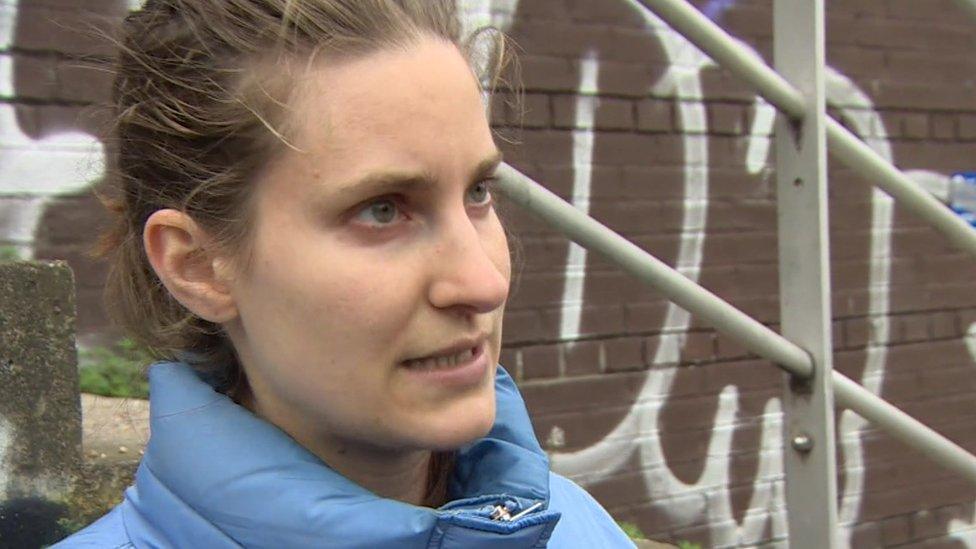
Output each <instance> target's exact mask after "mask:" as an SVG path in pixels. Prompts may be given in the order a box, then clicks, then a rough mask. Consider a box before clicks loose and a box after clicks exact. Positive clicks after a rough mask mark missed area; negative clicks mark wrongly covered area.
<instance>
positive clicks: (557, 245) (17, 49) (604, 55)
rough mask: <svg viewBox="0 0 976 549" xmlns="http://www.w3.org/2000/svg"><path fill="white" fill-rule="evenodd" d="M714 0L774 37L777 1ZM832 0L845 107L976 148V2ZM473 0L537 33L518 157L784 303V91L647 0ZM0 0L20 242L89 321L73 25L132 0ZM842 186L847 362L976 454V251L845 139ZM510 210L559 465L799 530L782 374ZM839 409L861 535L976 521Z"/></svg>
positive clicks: (531, 394) (5, 160) (679, 257)
mask: <svg viewBox="0 0 976 549" xmlns="http://www.w3.org/2000/svg"><path fill="white" fill-rule="evenodd" d="M695 4H696V5H697V6H698V7H699V8H701V9H703V10H704V11H706V12H707V13H708V14H709V15H710V16H711V17H713V18H714V19H715V20H716V21H717V22H719V23H720V24H721V25H722V26H723V27H725V28H726V29H728V30H729V31H730V32H731V33H732V34H733V35H735V36H737V37H739V38H740V39H742V40H743V41H744V42H745V43H746V44H748V45H749V46H751V47H752V48H754V49H755V50H756V51H757V52H758V53H759V54H760V55H762V56H763V57H764V58H766V59H771V58H772V54H771V39H772V16H771V15H772V10H771V1H769V0H739V1H737V2H731V1H720V0H711V1H705V0H698V1H696V2H695ZM828 4H829V5H828V14H827V17H828V22H827V26H828V49H827V58H828V63H829V65H830V67H831V70H830V75H829V78H828V96H829V98H830V103H831V105H832V112H833V113H834V115H835V116H837V117H838V118H839V119H841V120H842V121H843V122H844V123H845V124H846V125H848V126H849V127H850V128H851V129H852V130H854V131H855V132H856V133H858V134H860V135H861V136H863V137H865V138H867V139H869V142H870V143H871V144H872V146H874V147H875V148H876V149H877V150H878V151H879V152H881V153H882V154H883V155H886V156H888V157H889V158H891V159H892V160H894V161H895V162H896V164H897V165H898V166H900V167H901V168H903V169H905V170H908V171H909V174H910V176H911V177H913V178H914V179H916V180H917V181H918V182H919V184H920V185H925V186H926V187H928V188H932V189H942V190H944V188H945V186H946V180H947V176H948V175H950V174H952V173H954V172H956V171H961V170H970V169H974V168H976V165H974V164H976V161H974V160H973V158H974V155H973V154H972V152H973V150H974V146H976V143H974V140H976V93H974V89H973V86H974V80H973V76H972V75H973V74H976V70H974V69H976V57H974V56H973V55H972V53H971V52H972V51H973V47H974V46H976V38H973V37H974V36H976V21H970V20H968V19H966V18H965V14H963V13H962V12H961V11H959V10H958V8H957V7H956V6H955V4H954V3H953V2H952V1H951V0H928V1H926V2H918V1H917V0H846V1H844V2H839V1H835V2H829V3H828ZM465 5H466V9H467V12H466V16H467V19H468V22H469V24H471V25H473V24H476V23H478V22H483V21H488V20H493V21H495V22H496V23H497V24H500V25H502V26H504V27H505V28H506V29H507V31H508V32H509V33H510V34H511V35H512V36H513V37H514V38H515V40H516V41H517V42H518V43H519V44H520V46H521V50H522V55H521V60H522V69H523V78H524V84H525V90H526V93H525V98H524V99H525V100H524V112H521V113H517V112H513V109H512V108H511V107H509V106H506V105H505V104H504V101H502V99H504V98H499V101H497V102H496V108H495V109H494V110H493V123H494V124H495V125H496V126H497V127H498V128H499V130H500V131H501V132H502V134H503V135H504V136H506V137H507V138H508V139H510V140H514V141H515V143H502V145H503V147H504V149H505V153H506V155H507V158H508V159H509V161H510V162H511V163H512V164H514V165H515V166H516V167H518V168H519V169H521V170H523V171H525V172H526V173H528V174H530V175H532V176H533V177H535V178H536V179H538V180H540V181H542V182H544V183H545V184H547V186H549V187H550V188H551V189H552V190H554V191H555V192H557V193H559V194H560V195H562V196H564V197H566V198H567V199H569V200H573V201H574V202H575V203H576V204H577V205H578V206H579V207H582V208H587V209H588V210H589V212H590V213H591V214H592V215H594V216H595V217H597V218H598V219H600V220H601V221H603V222H604V223H606V224H607V225H609V226H610V227H612V228H614V229H615V230H617V231H619V232H621V233H622V234H625V235H626V236H628V237H629V238H631V239H633V240H634V241H635V242H637V243H638V244H639V245H640V246H641V247H643V248H644V249H646V250H647V251H649V252H651V253H653V254H655V255H656V256H658V257H660V258H661V259H662V260H664V261H666V262H668V263H670V264H676V265H678V266H679V268H680V269H681V270H682V271H683V272H685V273H686V274H687V275H689V276H691V277H693V278H695V279H696V280H698V281H699V282H700V283H702V284H703V285H704V286H706V287H707V288H709V289H711V290H712V291H714V292H715V293H717V294H718V295H719V296H721V297H723V298H725V299H727V300H729V301H730V302H731V303H733V304H734V305H735V306H736V307H738V308H740V309H742V310H743V311H745V312H747V313H749V314H751V315H753V316H755V317H756V318H758V319H759V320H761V321H762V322H765V323H768V324H770V325H771V326H773V327H774V328H775V327H776V323H777V319H778V308H779V305H778V296H777V268H776V245H777V243H776V226H775V223H776V212H775V196H774V194H773V193H774V188H775V184H774V178H773V174H772V173H771V167H770V166H771V163H770V160H771V159H770V158H769V154H770V151H769V149H770V148H771V147H770V146H769V145H770V141H769V136H770V128H771V120H772V118H771V113H770V111H769V108H768V106H765V105H763V104H761V103H760V104H757V102H756V97H755V94H754V93H753V92H752V91H750V90H749V89H748V88H747V87H746V86H745V85H744V84H742V83H741V82H739V81H737V80H736V79H735V78H733V77H732V76H731V75H730V74H729V73H728V72H727V71H724V70H723V69H721V68H719V67H716V66H715V65H714V64H711V63H710V62H709V61H708V59H707V58H706V57H704V56H703V55H701V54H700V53H699V52H697V50H695V49H694V48H693V47H692V46H690V45H689V44H688V43H687V42H686V41H685V40H684V39H683V38H681V37H680V36H678V35H676V34H675V33H673V32H671V31H669V30H667V29H666V28H665V27H664V26H663V24H662V23H661V22H660V21H658V20H657V19H656V18H654V17H653V16H649V15H647V14H646V13H645V12H643V11H642V10H641V9H639V8H637V7H636V2H633V1H632V0H521V1H517V0H495V1H494V2H489V1H487V0H483V1H480V2H476V1H473V0H472V1H469V2H466V3H465ZM0 6H2V9H3V11H0V47H2V48H3V49H2V52H0V92H2V93H0V147H2V148H0V154H2V155H8V156H0V241H2V243H7V244H13V245H16V246H17V247H18V249H19V250H21V252H22V253H23V254H25V255H27V254H33V255H35V256H37V257H63V258H67V259H68V260H69V261H70V262H71V263H72V266H73V267H75V269H76V273H77V278H78V293H79V300H78V301H79V327H80V329H81V330H82V331H83V332H86V333H88V334H99V333H104V332H105V331H106V321H105V319H104V315H103V313H102V312H101V308H100V306H99V302H98V298H97V293H98V288H99V286H100V284H101V280H102V277H103V272H102V268H101V267H99V266H97V265H95V264H93V263H91V262H90V261H89V260H87V259H85V258H84V255H83V250H84V247H85V246H86V245H87V244H88V243H90V242H91V240H92V237H93V235H94V233H95V231H96V227H97V226H98V225H99V224H100V223H101V219H102V218H101V215H100V214H99V212H98V209H97V207H96V206H95V204H94V201H93V200H92V199H91V198H90V196H89V194H88V189H89V188H90V186H91V184H92V183H97V181H98V180H100V179H101V178H102V177H104V174H105V173H106V172H107V171H108V168H106V161H105V160H104V157H105V155H104V153H103V150H104V145H103V144H102V141H101V140H99V139H98V137H97V136H98V135H100V133H101V132H100V128H101V127H103V124H104V122H103V120H102V117H100V116H99V115H98V111H97V110H96V111H92V110H91V109H89V108H88V106H89V105H91V104H93V103H96V102H98V101H101V100H103V99H105V98H106V93H107V92H106V89H107V88H106V86H107V83H108V76H107V75H105V74H103V73H101V72H100V71H97V70H92V66H93V60H94V61H97V60H98V59H99V58H100V57H102V56H104V55H106V50H105V49H104V47H103V46H102V45H100V44H99V43H97V42H92V41H91V39H89V38H86V37H85V36H84V35H81V36H79V35H78V34H77V33H76V32H75V31H74V30H72V29H77V28H85V27H87V26H88V25H89V24H94V25H96V26H98V25H102V24H104V23H105V22H107V21H111V20H112V19H113V18H117V17H119V16H120V15H121V14H122V13H124V11H125V9H126V3H125V2H122V1H116V2H111V1H104V0H100V1H98V2H93V1H86V2H79V1H77V0H43V1H42V0H36V1H30V0H21V1H20V5H19V7H18V6H17V4H16V3H15V2H12V1H11V0H0ZM4 25H6V27H4ZM4 28H9V32H8V34H7V35H4V34H3V32H4ZM4 40H6V41H4ZM4 67H10V69H11V70H10V73H9V74H10V78H9V80H10V82H9V83H8V82H4V81H2V80H3V79H4V78H6V76H5V75H6V74H7V73H5V72H3V71H4V70H6V69H5V68H4ZM4 86H6V87H4ZM15 150H16V151H23V150H31V151H33V152H32V153H31V154H33V155H34V156H32V157H31V160H30V161H26V160H19V161H18V162H21V164H25V163H26V165H27V167H28V168H29V169H28V170H26V173H29V174H31V177H32V179H30V180H29V181H30V185H27V184H25V183H24V181H25V179H23V178H14V177H12V176H8V175H5V174H9V173H11V168H9V166H11V165H12V164H11V162H14V160H11V159H13V158H20V159H23V158H25V156H24V155H23V154H21V156H19V157H14V156H9V155H12V154H14V153H12V152H8V151H15ZM85 151H87V152H85ZM86 154H87V156H86ZM99 155H101V156H99ZM93 156H94V157H96V158H101V160H99V161H98V162H94V166H93V165H92V164H93V162H92V161H90V160H89V161H87V163H86V161H85V160H84V158H89V159H90V158H92V157H93ZM99 162H100V163H99ZM85 168H87V169H88V170H89V171H88V172H85V174H86V175H84V176H79V173H81V172H83V171H84V169H85ZM18 173H19V172H18ZM18 185H19V186H18ZM830 207H831V218H830V219H831V235H832V240H831V246H832V250H831V256H832V261H833V263H832V275H833V287H834V299H833V311H834V317H835V319H834V324H833V328H834V331H833V335H834V342H835V345H836V347H837V353H836V357H835V363H836V367H837V369H839V370H841V371H842V372H844V373H845V374H847V375H849V376H851V377H852V378H853V379H855V380H857V381H859V382H863V383H865V384H866V385H867V386H868V387H869V388H871V389H872V390H874V391H877V392H879V393H880V394H882V395H883V396H884V397H885V398H888V399H890V400H892V401H893V402H894V403H895V404H897V405H899V406H902V407H903V408H904V409H905V410H906V411H908V412H910V413H912V414H914V415H916V417H918V418H919V419H921V420H923V421H925V422H926V423H928V424H929V425H932V426H934V427H935V428H937V429H938V430H940V431H941V432H943V433H944V434H946V435H947V436H949V437H950V438H952V439H953V440H955V441H956V442H958V443H959V444H961V445H962V446H964V447H965V448H967V449H968V450H970V451H976V430H974V429H973V428H972V427H971V425H972V424H973V419H974V417H973V416H974V415H976V406H974V404H976V386H974V383H976V382H974V381H973V379H974V378H973V375H972V374H973V373H976V358H974V354H976V348H974V347H973V339H972V337H967V333H970V332H971V327H972V326H973V323H974V322H976V293H974V292H973V291H972V290H973V285H972V283H971V282H970V281H971V280H972V278H973V275H974V274H976V269H974V266H976V263H974V261H973V260H972V259H970V258H968V257H966V256H965V255H963V254H961V253H959V252H958V251H956V250H953V249H952V248H951V247H949V246H948V245H947V243H946V240H945V239H944V238H942V237H941V236H940V235H938V234H936V233H935V232H934V231H932V230H930V229H928V228H927V227H926V226H925V225H924V224H923V223H922V222H920V221H919V220H918V219H916V218H914V217H912V216H911V215H910V214H908V213H907V212H905V211H904V210H903V209H901V208H899V207H897V206H894V205H892V204H891V203H890V201H888V200H886V199H885V198H884V197H883V196H881V195H878V194H875V193H873V192H872V191H871V189H870V188H869V186H868V185H867V184H865V182H864V181H861V180H860V179H859V178H858V176H857V175H855V174H853V173H852V172H850V171H849V170H847V169H845V168H843V167H841V166H839V165H837V164H836V163H832V165H831V168H830ZM32 212H33V213H32ZM506 216H507V217H508V219H509V223H510V226H511V227H512V228H513V230H514V231H515V233H517V234H518V235H519V240H520V244H521V248H522V249H523V254H522V255H523V257H524V264H523V266H522V269H521V274H520V276H519V280H518V282H517V286H516V288H515V291H514V295H513V298H512V300H511V302H510V307H509V312H508V316H507V323H506V348H505V352H504V356H503V361H502V362H503V364H505V365H506V366H507V367H508V368H509V369H510V370H512V371H513V372H514V373H515V375H516V376H517V377H518V379H519V380H520V384H521V387H522V389H523V391H524V393H525V396H526V398H527V401H528V404H529V407H530V410H531V412H532V414H533V416H534V419H535V423H536V429H537V433H538V435H539V437H540V439H541V440H542V441H543V442H544V444H545V445H546V447H547V449H548V450H550V451H552V455H553V465H554V468H555V469H556V470H558V471H560V472H563V473H565V474H568V475H571V476H572V477H574V478H576V479H577V480H579V481H580V482H582V483H584V484H586V486H587V487H588V488H589V489H590V491H591V492H592V493H593V494H594V496H596V497H597V498H598V499H599V500H600V501H601V502H602V503H603V504H604V505H605V506H607V508H608V509H609V510H610V511H611V512H612V513H613V514H614V515H615V516H617V517H618V518H620V519H625V520H630V521H633V522H636V523H637V524H638V525H639V526H640V527H641V528H642V529H643V530H644V532H645V533H647V534H649V535H652V536H653V537H656V538H659V539H673V540H678V539H688V540H693V541H697V542H700V543H702V544H703V545H704V546H708V547H722V546H777V545H785V543H786V539H787V538H786V535H787V534H786V525H785V516H784V509H783V484H782V482H783V475H782V460H781V456H780V448H781V440H780V436H781V434H780V429H781V425H780V407H779V396H780V393H781V386H782V385H781V384H782V376H781V375H780V374H779V373H778V371H777V370H775V369H774V368H773V367H772V366H770V365H769V364H767V363H765V362H764V361H761V360H758V359H756V358H755V357H752V356H750V355H749V354H748V353H747V352H746V351H745V350H744V349H743V348H742V347H741V346H739V345H737V344H735V343H734V342H732V341H730V340H728V339H727V338H725V337H724V336H721V335H719V334H717V333H716V332H715V331H714V330H712V329H711V328H709V327H708V326H705V325H703V324H702V323H700V322H699V321H698V320H697V319H695V318H691V317H689V316H688V315H687V314H686V313H684V312H683V311H681V310H680V309H678V308H676V307H674V306H672V305H670V304H668V303H667V302H666V301H665V300H663V299H662V298H661V296H660V295H658V294H657V293H656V292H654V291H652V290H650V289H646V288H643V287H641V286H640V285H638V284H637V283H635V282H634V281H633V280H631V279H629V278H628V277H626V276H625V275H623V274H621V273H619V272H618V271H617V270H616V269H614V268H613V267H612V266H610V265H609V264H608V263H606V262H605V261H603V260H601V259H600V258H599V257H597V256H595V255H594V254H586V253H584V252H582V251H581V250H579V249H573V248H572V247H570V246H569V245H568V244H567V242H566V241H565V240H564V239H562V238H560V237H559V236H558V235H556V234H555V233H554V232H553V231H551V230H549V229H548V228H546V227H545V226H544V225H542V224H541V223H539V222H538V221H535V220H533V219H531V218H530V217H529V216H527V215H526V214H524V213H522V212H518V211H515V210H514V209H513V208H511V207H508V208H506ZM837 430H838V436H839V438H840V440H839V442H838V448H839V450H838V466H839V468H840V469H841V470H842V473H841V477H840V484H839V493H840V495H841V501H840V514H841V516H840V519H841V522H842V524H844V527H845V532H844V534H845V535H844V539H845V543H848V544H850V545H852V546H855V547H880V546H886V547H887V546H901V545H905V546H913V545H923V544H924V545H925V546H930V545H935V546H947V547H956V546H959V547H963V546H971V545H972V544H974V543H976V516H974V514H976V508H974V502H976V489H974V487H973V486H971V485H969V484H967V483H966V482H964V481H962V480H960V479H958V478H956V477H953V476H952V475H951V474H949V473H947V472H946V471H944V470H942V469H940V468H938V467H937V466H935V465H933V464H932V463H930V462H929V461H927V460H925V459H924V458H922V457H921V456H919V455H918V454H917V453H916V452H914V451H912V450H909V449H907V448H905V447H904V446H903V445H901V444H900V443H898V442H896V441H893V440H891V439H890V438H889V437H887V436H885V435H884V434H883V433H880V432H878V431H876V430H874V429H872V428H871V427H870V426H867V425H864V424H863V422H861V421H859V420H858V419H857V418H856V417H855V416H853V415H850V414H849V413H845V414H838V424H837Z"/></svg>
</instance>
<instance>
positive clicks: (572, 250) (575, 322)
mask: <svg viewBox="0 0 976 549" xmlns="http://www.w3.org/2000/svg"><path fill="white" fill-rule="evenodd" d="M598 75H599V60H598V59H597V57H596V54H595V53H594V52H593V51H589V52H587V53H586V55H584V56H583V58H582V59H581V60H580V83H579V88H578V93H579V95H578V96H577V99H576V126H575V127H576V128H577V129H576V130H574V131H573V196H572V202H573V206H575V207H576V208H577V209H579V210H580V211H582V212H583V213H589V212H590V182H591V179H592V175H593V123H594V120H595V118H596V107H597V102H598V101H599V98H598V97H596V94H597V93H599V90H598V89H597V77H598ZM563 280H564V282H563V284H564V286H563V298H562V301H561V305H562V311H561V317H562V318H561V321H560V326H559V339H560V340H562V341H569V340H573V339H576V338H577V337H579V335H580V334H579V327H580V320H581V318H582V316H583V288H584V284H585V282H586V248H584V247H582V246H580V245H579V244H577V243H575V242H570V243H569V255H568V257H567V259H566V269H565V274H564V276H563ZM571 344H572V343H570V345H571Z"/></svg>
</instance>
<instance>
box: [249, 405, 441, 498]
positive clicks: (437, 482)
mask: <svg viewBox="0 0 976 549" xmlns="http://www.w3.org/2000/svg"><path fill="white" fill-rule="evenodd" d="M238 402H239V404H241V405H242V406H244V407H245V408H247V409H249V410H250V411H251V412H253V413H254V414H256V415H258V416H260V417H262V418H264V419H266V420H268V421H270V422H271V423H274V424H276V425H278V422H276V421H273V420H272V417H273V416H275V415H276V414H273V413H271V414H269V413H267V412H269V411H268V410H262V409H261V408H262V407H261V406H260V405H258V403H257V402H256V401H255V399H254V397H253V393H251V392H250V391H243V392H242V394H239V395H238ZM292 423H293V422H292ZM293 424H294V423H293ZM278 427H280V428H282V429H284V430H285V431H286V432H287V433H288V434H289V435H290V436H291V437H292V438H294V439H295V441H296V442H298V443H299V444H301V445H302V446H304V447H305V448H306V449H308V450H309V451H310V452H312V453H313V454H315V455H316V456H317V457H318V458H319V459H321V460H322V461H323V462H324V463H326V464H327V465H328V466H329V467H331V468H332V469H333V470H335V471H336V472H338V473H339V474H341V475H342V476H344V477H346V478H348V479H349V480H351V481H352V482H354V483H356V484H358V485H359V486H362V487H363V488H365V489H367V490H369V491H371V492H373V493H374V494H376V495H378V496H381V497H384V498H388V499H394V500H397V501H402V502H405V503H409V504H412V505H426V506H429V507H439V506H440V505H442V504H443V503H444V502H445V498H446V491H447V490H446V484H447V483H446V477H447V475H446V473H447V472H448V471H447V469H448V468H451V467H453V459H451V454H449V453H448V454H443V453H439V454H437V455H435V454H434V453H433V452H431V451H430V450H390V449H387V448H379V447H376V446H371V445H368V444H364V443H361V442H358V441H349V440H343V439H340V438H337V437H333V436H330V435H328V434H324V433H321V432H315V431H308V432H292V431H293V430H291V429H286V428H285V427H284V426H282V425H278Z"/></svg>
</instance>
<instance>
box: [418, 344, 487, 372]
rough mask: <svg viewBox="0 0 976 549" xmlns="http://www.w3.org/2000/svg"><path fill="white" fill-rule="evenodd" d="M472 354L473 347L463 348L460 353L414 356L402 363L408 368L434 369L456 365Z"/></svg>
mask: <svg viewBox="0 0 976 549" xmlns="http://www.w3.org/2000/svg"><path fill="white" fill-rule="evenodd" d="M473 356H474V349H465V350H464V351H461V352H460V353H457V354H455V355H449V356H438V357H427V358H415V359H411V360H408V361H406V362H405V363H404V364H406V366H407V367H408V368H416V369H418V370H434V369H437V368H450V367H452V366H457V365H458V364H463V363H465V362H467V361H469V360H471V357H473Z"/></svg>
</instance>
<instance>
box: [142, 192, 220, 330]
mask: <svg viewBox="0 0 976 549" xmlns="http://www.w3.org/2000/svg"><path fill="white" fill-rule="evenodd" d="M143 245H144V246H145V249H146V256H147V257H148V259H149V263H150V265H152V268H153V270H154V271H156V276H158V277H159V280H160V281H161V282H162V283H163V285H164V286H165V287H166V289H167V290H168V291H169V293H170V295H172V296H173V298H174V299H176V300H177V301H179V302H180V304H182V305H183V306H184V307H186V308H187V309H188V310H189V311H190V312H192V313H193V314H195V315H197V316H199V317H200V318H203V319H204V320H208V321H210V322H215V323H224V322H228V321H230V320H233V319H234V318H236V316H237V307H236V303H235V301H234V298H233V294H232V292H231V288H230V286H229V284H228V278H227V276H226V272H225V269H222V268H220V266H221V265H222V264H223V263H222V260H221V259H220V258H217V257H215V256H214V255H213V254H214V250H213V247H212V246H211V240H210V238H209V236H208V235H207V234H206V232H205V231H204V230H203V229H202V228H201V227H200V226H199V225H198V224H197V223H196V222H195V221H193V219H191V218H190V216H188V215H187V214H185V213H183V212H180V211H177V210H173V209H164V210H157V211H156V212H153V214H152V215H150V216H149V218H148V219H147V220H146V224H145V226H144V227H143Z"/></svg>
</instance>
